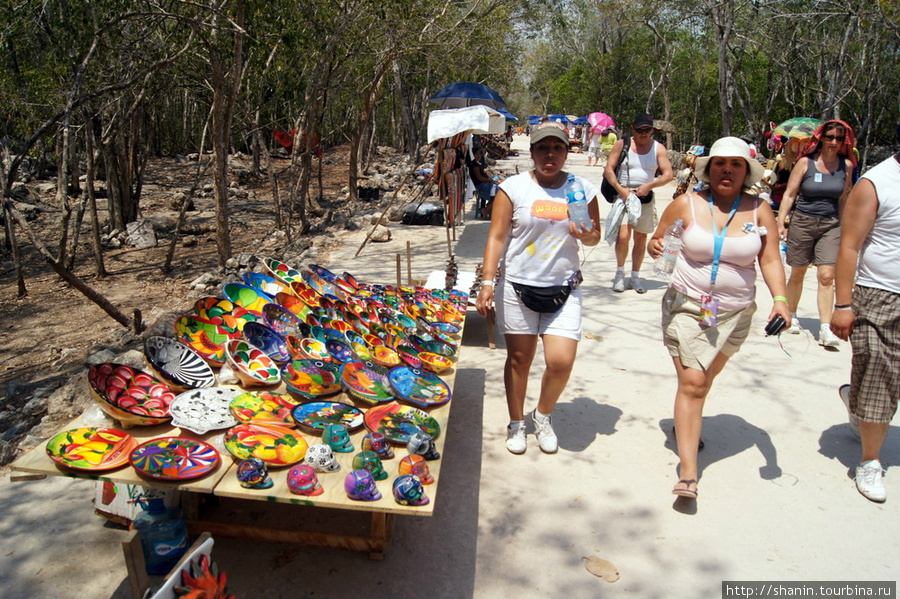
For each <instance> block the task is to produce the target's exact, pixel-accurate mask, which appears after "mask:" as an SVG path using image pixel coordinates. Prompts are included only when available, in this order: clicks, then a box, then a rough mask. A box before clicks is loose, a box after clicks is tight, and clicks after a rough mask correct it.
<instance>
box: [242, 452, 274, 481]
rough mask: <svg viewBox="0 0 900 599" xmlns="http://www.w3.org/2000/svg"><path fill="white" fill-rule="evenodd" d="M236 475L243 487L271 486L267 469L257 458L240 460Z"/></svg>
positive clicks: (270, 478)
mask: <svg viewBox="0 0 900 599" xmlns="http://www.w3.org/2000/svg"><path fill="white" fill-rule="evenodd" d="M237 477H238V480H239V481H240V482H241V486H242V487H244V488H245V489H268V488H269V487H271V486H272V477H270V476H269V470H268V468H266V464H265V463H264V462H263V461H262V460H261V459H259V458H247V459H246V460H241V461H240V463H239V464H238V468H237Z"/></svg>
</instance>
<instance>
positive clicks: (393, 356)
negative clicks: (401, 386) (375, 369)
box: [369, 345, 403, 368]
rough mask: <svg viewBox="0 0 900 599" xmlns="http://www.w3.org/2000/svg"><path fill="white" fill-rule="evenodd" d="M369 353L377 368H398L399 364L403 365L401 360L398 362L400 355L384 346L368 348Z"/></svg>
mask: <svg viewBox="0 0 900 599" xmlns="http://www.w3.org/2000/svg"><path fill="white" fill-rule="evenodd" d="M369 353H370V354H372V361H373V362H375V363H376V364H378V365H379V366H384V367H385V368H393V367H394V366H400V364H402V363H403V362H402V360H400V354H398V353H397V352H395V351H394V350H392V349H391V348H389V347H388V346H386V345H379V346H375V347H371V348H369Z"/></svg>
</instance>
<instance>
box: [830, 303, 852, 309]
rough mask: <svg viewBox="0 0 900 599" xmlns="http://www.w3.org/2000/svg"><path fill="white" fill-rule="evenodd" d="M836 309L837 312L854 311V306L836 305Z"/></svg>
mask: <svg viewBox="0 0 900 599" xmlns="http://www.w3.org/2000/svg"><path fill="white" fill-rule="evenodd" d="M834 309H835V310H852V309H853V306H851V305H850V304H835V305H834Z"/></svg>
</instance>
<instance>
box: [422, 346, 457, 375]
mask: <svg viewBox="0 0 900 599" xmlns="http://www.w3.org/2000/svg"><path fill="white" fill-rule="evenodd" d="M418 358H419V360H421V361H422V366H423V367H424V368H425V370H428V371H429V372H434V373H441V372H444V371H445V370H447V369H448V368H450V367H451V366H453V360H451V359H450V358H448V357H447V356H442V355H440V354H433V353H431V352H430V351H420V352H419V355H418Z"/></svg>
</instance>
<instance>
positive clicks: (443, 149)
mask: <svg viewBox="0 0 900 599" xmlns="http://www.w3.org/2000/svg"><path fill="white" fill-rule="evenodd" d="M505 130H506V119H505V118H504V116H503V115H502V114H500V113H499V112H497V111H496V110H494V109H493V108H488V107H487V106H480V105H479V106H467V107H465V108H448V109H445V110H432V111H431V113H430V114H429V115H428V143H433V142H437V143H438V157H437V162H436V164H435V169H434V172H435V178H436V180H437V181H439V182H440V195H441V201H442V202H443V204H444V209H445V216H446V226H447V227H448V236H449V234H450V229H452V233H453V239H454V240H455V239H456V223H457V220H458V219H459V217H460V216H461V215H462V214H463V213H464V212H465V202H466V196H467V195H468V194H467V188H468V172H467V170H466V165H465V160H464V159H463V160H459V159H458V158H457V157H458V155H459V154H460V153H462V154H463V156H465V155H466V154H467V153H468V151H469V148H468V147H467V146H466V141H467V139H468V138H469V135H471V134H472V133H478V134H482V135H485V134H496V133H503V132H504V131H505Z"/></svg>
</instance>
